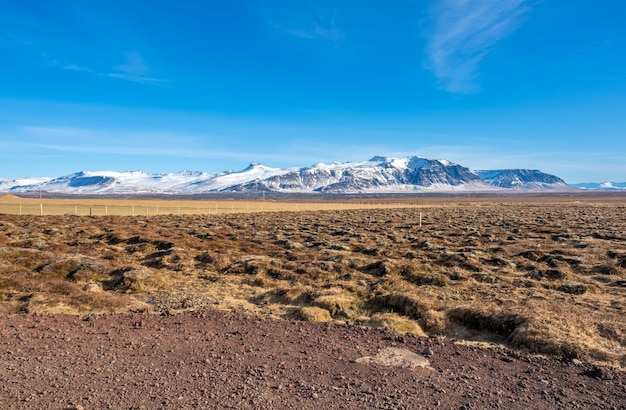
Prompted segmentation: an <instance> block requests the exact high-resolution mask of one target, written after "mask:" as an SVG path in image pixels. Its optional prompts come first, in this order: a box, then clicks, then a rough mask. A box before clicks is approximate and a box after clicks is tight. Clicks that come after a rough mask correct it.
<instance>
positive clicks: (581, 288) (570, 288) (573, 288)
mask: <svg viewBox="0 0 626 410" xmlns="http://www.w3.org/2000/svg"><path fill="white" fill-rule="evenodd" d="M556 290H558V291H560V292H563V293H569V294H570V295H582V294H583V293H585V292H586V291H587V287H586V286H585V285H584V284H582V283H576V282H572V283H565V284H563V285H561V286H559V287H558V288H557V289H556Z"/></svg>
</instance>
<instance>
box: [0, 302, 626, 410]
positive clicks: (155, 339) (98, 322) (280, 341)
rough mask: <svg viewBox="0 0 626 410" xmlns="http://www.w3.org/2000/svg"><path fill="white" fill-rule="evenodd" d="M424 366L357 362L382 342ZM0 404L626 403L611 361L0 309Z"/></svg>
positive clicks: (373, 333) (284, 324)
mask: <svg viewBox="0 0 626 410" xmlns="http://www.w3.org/2000/svg"><path fill="white" fill-rule="evenodd" d="M388 347H395V348H403V349H408V350H410V351H413V352H417V353H421V352H423V350H424V349H425V348H426V347H428V348H430V349H431V350H432V353H433V355H432V356H431V357H429V358H428V360H429V362H430V367H429V368H421V367H415V368H410V367H404V368H403V367H394V366H384V365H381V364H377V363H366V362H365V363H360V362H359V361H358V359H360V358H361V357H364V356H373V355H375V354H376V353H377V352H379V351H381V350H383V349H385V348H388ZM0 358H1V360H2V366H1V367H0V381H1V383H0V407H1V408H5V409H9V408H11V409H22V408H23V409H41V408H57V409H80V408H84V409H104V408H115V409H120V408H129V409H141V408H144V409H156V408H180V409H192V408H194V409H195V408H207V409H209V408H210V409H213V408H237V409H246V408H249V409H259V408H284V409H319V408H328V409H339V408H348V409H362V408H381V409H419V408H424V409H431V408H437V407H439V408H446V409H479V408H480V409H485V408H489V409H527V408H533V409H554V408H597V409H623V408H626V377H625V375H624V373H623V372H619V371H615V370H611V369H608V368H603V367H597V366H594V365H590V364H574V363H571V362H564V361H561V360H557V359H555V358H545V357H538V356H528V355H522V354H520V353H518V352H515V351H512V350H509V349H506V348H502V347H495V346H494V347H491V348H480V347H475V346H468V345H461V344H458V343H455V342H454V341H453V340H445V339H440V338H419V337H416V336H413V335H410V334H407V335H398V334H394V333H391V332H389V331H387V330H380V329H371V328H370V329H368V328H363V327H358V326H354V325H346V324H337V323H311V322H298V321H291V320H277V319H271V318H267V317H261V316H256V315H251V314H249V313H246V312H228V311H218V310H204V311H197V312H188V313H183V314H178V315H171V316H170V315H166V314H163V315H156V314H107V315H83V316H76V315H26V316H16V315H13V316H5V317H1V318H0Z"/></svg>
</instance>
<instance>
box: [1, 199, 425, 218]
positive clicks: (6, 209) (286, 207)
mask: <svg viewBox="0 0 626 410" xmlns="http://www.w3.org/2000/svg"><path fill="white" fill-rule="evenodd" d="M268 205H269V204H268V202H261V201H259V202H245V201H229V202H218V203H214V202H210V203H209V202H205V203H198V204H197V205H195V206H193V205H180V204H176V203H175V202H174V203H163V202H160V203H157V201H155V202H154V204H145V202H144V203H142V204H140V205H139V204H128V203H126V204H115V202H112V203H107V204H103V203H100V204H87V203H85V202H82V203H66V202H55V200H44V201H41V202H39V201H37V202H33V201H30V202H24V203H17V202H16V201H14V202H13V203H0V214H12V215H77V216H133V215H137V216H139V215H144V216H147V217H150V216H154V215H205V216H207V215H208V216H210V215H211V213H213V214H223V213H249V212H285V211H287V212H288V211H293V212H303V211H305V212H306V211H333V210H350V209H389V208H419V207H422V205H419V204H410V203H367V202H283V203H282V204H281V203H277V202H274V203H272V205H271V206H268ZM281 205H282V206H281ZM431 206H432V204H431ZM144 209H145V211H143V210H144Z"/></svg>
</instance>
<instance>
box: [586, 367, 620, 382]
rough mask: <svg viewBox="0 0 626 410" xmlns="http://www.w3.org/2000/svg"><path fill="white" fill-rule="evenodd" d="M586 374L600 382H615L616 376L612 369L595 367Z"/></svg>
mask: <svg viewBox="0 0 626 410" xmlns="http://www.w3.org/2000/svg"><path fill="white" fill-rule="evenodd" d="M585 374H586V375H587V376H589V377H593V378H594V379H598V380H613V378H615V375H614V374H613V372H612V371H611V370H610V369H607V368H606V367H600V366H593V368H592V369H591V370H587V371H586V372H585Z"/></svg>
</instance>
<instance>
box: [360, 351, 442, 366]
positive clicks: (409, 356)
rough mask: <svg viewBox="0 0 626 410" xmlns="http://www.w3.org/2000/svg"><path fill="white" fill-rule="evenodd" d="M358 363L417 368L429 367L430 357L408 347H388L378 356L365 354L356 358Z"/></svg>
mask: <svg viewBox="0 0 626 410" xmlns="http://www.w3.org/2000/svg"><path fill="white" fill-rule="evenodd" d="M356 362H357V363H378V364H382V365H385V366H396V367H406V368H410V369H415V368H417V367H428V366H429V365H430V362H429V361H428V359H425V358H423V357H422V356H420V355H418V354H415V353H413V352H412V351H410V350H407V349H400V348H396V347H388V348H386V349H383V350H381V351H380V352H378V354H376V356H373V357H371V356H365V357H361V358H359V359H357V360H356Z"/></svg>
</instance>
